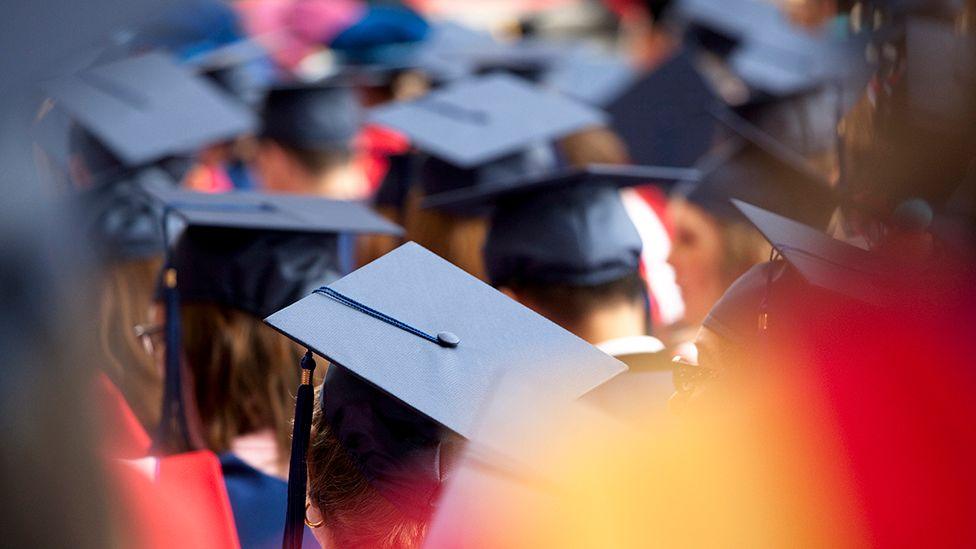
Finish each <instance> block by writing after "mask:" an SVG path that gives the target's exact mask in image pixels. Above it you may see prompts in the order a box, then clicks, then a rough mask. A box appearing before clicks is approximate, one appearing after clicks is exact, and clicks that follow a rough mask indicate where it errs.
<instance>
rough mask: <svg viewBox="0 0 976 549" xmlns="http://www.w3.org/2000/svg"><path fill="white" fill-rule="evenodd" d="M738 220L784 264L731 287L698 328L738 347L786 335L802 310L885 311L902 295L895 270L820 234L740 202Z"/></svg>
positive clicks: (900, 268) (766, 266) (760, 268)
mask: <svg viewBox="0 0 976 549" xmlns="http://www.w3.org/2000/svg"><path fill="white" fill-rule="evenodd" d="M733 202H734V203H735V206H736V207H737V208H738V209H739V210H740V211H741V212H742V214H743V215H744V216H745V217H746V218H747V219H749V221H750V222H751V223H752V224H753V225H755V227H756V228H757V229H758V230H759V232H760V233H762V235H763V236H764V237H765V238H766V239H767V240H768V241H769V242H770V244H772V246H773V248H774V249H775V251H776V252H777V253H778V254H780V255H781V256H782V258H783V259H782V260H776V261H770V262H767V263H762V264H759V265H757V266H755V267H753V268H752V269H750V270H749V271H747V272H746V273H745V274H744V275H743V276H741V277H740V278H739V279H738V280H736V281H735V283H734V284H732V286H731V287H730V288H729V289H728V290H727V291H726V292H725V294H724V295H723V296H722V298H721V299H720V300H719V301H718V302H717V303H716V304H715V305H714V306H713V307H712V310H711V311H709V313H708V316H707V317H706V318H705V320H704V322H703V323H702V324H703V326H705V327H706V328H708V329H710V330H712V331H714V332H716V333H717V334H719V335H720V336H722V337H723V338H725V339H727V340H729V341H732V342H735V343H737V344H739V345H744V346H750V345H755V344H757V343H760V342H761V341H762V339H763V337H764V336H765V335H766V334H767V333H768V331H769V330H770V329H773V327H778V328H781V329H789V328H790V326H791V321H790V319H791V318H794V315H796V314H797V311H798V310H801V311H802V310H803V307H804V304H805V303H806V304H808V303H823V302H824V300H826V299H838V298H839V299H841V300H849V301H852V302H855V303H857V304H859V305H861V306H871V307H878V308H884V307H885V306H886V305H888V304H891V303H893V301H892V298H893V297H894V296H898V295H901V294H900V293H899V288H901V291H904V288H905V287H904V286H903V285H900V281H903V280H900V279H899V278H898V277H899V276H901V275H900V274H899V273H901V272H904V270H905V265H898V264H896V263H894V262H893V261H892V260H890V259H888V258H885V257H882V256H879V255H878V254H877V253H873V252H870V251H868V250H864V249H862V248H858V247H857V246H854V245H852V244H848V243H846V242H843V241H841V240H837V239H835V238H833V237H831V236H830V235H828V234H826V233H824V232H822V231H821V230H818V229H815V228H813V227H810V226H807V225H804V224H803V223H799V222H797V221H794V220H792V219H789V218H787V217H784V216H782V215H778V214H775V213H773V212H770V211H768V210H764V209H762V208H759V207H757V206H754V205H752V204H748V203H746V202H742V201H739V200H735V201H733Z"/></svg>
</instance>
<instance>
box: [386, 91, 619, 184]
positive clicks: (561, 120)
mask: <svg viewBox="0 0 976 549" xmlns="http://www.w3.org/2000/svg"><path fill="white" fill-rule="evenodd" d="M369 119H370V121H371V122H374V123H376V124H380V125H383V126H388V127H391V128H393V129H395V130H398V131H400V132H403V133H405V134H406V135H407V136H408V137H409V138H410V140H411V141H412V142H413V144H414V145H415V146H416V147H417V148H419V149H421V150H423V151H424V152H427V153H429V154H430V155H432V156H435V157H438V158H440V159H442V160H445V161H447V162H449V163H450V164H453V165H454V166H457V167H459V168H473V167H476V166H480V165H483V164H486V163H488V162H490V161H492V160H496V159H498V158H501V157H504V156H507V155H511V154H514V153H516V152H518V151H520V150H523V149H526V148H527V147H528V146H530V145H533V144H535V143H540V142H547V141H551V140H553V139H558V138H560V137H563V136H565V135H567V134H570V133H573V132H576V131H578V130H581V129H584V128H587V127H591V126H598V125H602V124H603V122H604V117H603V115H602V113H600V112H599V111H596V110H594V109H592V108H590V107H587V106H585V105H581V104H579V103H576V102H575V101H573V100H571V99H569V98H566V97H562V96H560V95H557V94H554V93H547V92H546V91H544V90H540V89H538V88H536V87H534V86H532V85H531V84H529V83H528V82H525V81H524V80H521V79H519V78H516V77H514V76H510V75H505V74H492V75H487V76H482V77H478V78H472V79H469V80H464V81H461V82H457V83H454V84H452V85H450V86H447V87H445V88H443V89H441V90H438V91H435V92H432V93H430V94H428V95H426V96H424V97H422V98H420V99H417V100H414V101H410V102H406V103H396V104H390V105H384V106H382V107H379V108H377V109H375V110H374V111H373V112H372V113H371V114H370V116H369Z"/></svg>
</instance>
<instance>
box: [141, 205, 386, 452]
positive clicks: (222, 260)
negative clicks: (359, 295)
mask: <svg viewBox="0 0 976 549" xmlns="http://www.w3.org/2000/svg"><path fill="white" fill-rule="evenodd" d="M149 193H150V195H151V196H152V197H153V198H154V199H155V200H157V201H158V203H159V204H160V205H162V207H163V212H164V214H163V223H162V227H163V231H164V240H165V242H166V244H167V247H166V265H165V267H164V269H163V272H162V276H161V280H160V286H161V288H160V293H161V297H162V299H163V301H164V303H165V308H166V386H165V393H164V409H163V421H162V423H161V425H160V430H159V432H158V433H157V435H156V450H157V451H160V452H171V451H174V450H182V449H185V448H184V447H185V445H186V444H187V442H186V441H187V440H188V439H187V436H186V433H187V430H186V418H185V416H184V413H183V405H182V402H181V400H182V397H181V393H180V387H181V385H180V381H179V378H180V366H179V356H180V312H179V311H180V309H179V304H180V301H182V300H186V301H194V302H206V303H217V304H220V305H224V306H228V307H232V308H235V309H238V310H242V311H245V312H247V313H250V314H252V315H254V316H257V317H264V316H265V315H267V314H270V313H271V312H272V311H275V310H277V309H280V308H281V307H284V306H285V305H287V304H289V303H291V302H292V301H295V300H297V299H299V298H300V297H301V296H302V295H305V294H306V293H307V292H308V291H310V288H313V287H316V286H318V285H321V284H323V283H325V282H328V281H330V280H333V279H335V278H337V277H338V276H341V274H342V273H343V272H344V271H345V270H346V269H345V266H344V265H343V262H342V259H343V258H342V250H341V249H340V248H341V245H342V239H341V238H339V235H346V234H358V233H387V234H399V233H400V229H399V227H397V226H396V225H394V224H392V223H390V222H388V221H386V220H385V219H383V218H382V217H380V216H378V215H377V214H374V213H372V212H371V211H370V210H369V209H368V208H366V207H365V206H363V205H360V204H356V203H352V202H338V201H330V200H325V199H321V198H313V197H308V196H297V195H267V194H260V193H246V192H240V193H228V194H206V193H195V192H191V191H183V190H172V189H158V188H155V189H151V190H150V192H149Z"/></svg>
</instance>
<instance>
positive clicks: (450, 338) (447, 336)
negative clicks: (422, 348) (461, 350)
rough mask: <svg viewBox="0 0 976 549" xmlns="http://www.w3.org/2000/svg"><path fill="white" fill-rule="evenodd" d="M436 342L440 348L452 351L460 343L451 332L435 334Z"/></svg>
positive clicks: (459, 339)
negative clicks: (448, 348) (447, 348)
mask: <svg viewBox="0 0 976 549" xmlns="http://www.w3.org/2000/svg"><path fill="white" fill-rule="evenodd" d="M437 342H438V343H440V345H441V347H450V348H451V349H453V348H455V347H457V346H458V344H460V343H461V338H459V337H458V336H456V335H454V334H452V333H451V332H440V333H439V334H437Z"/></svg>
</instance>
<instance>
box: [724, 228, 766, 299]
mask: <svg viewBox="0 0 976 549" xmlns="http://www.w3.org/2000/svg"><path fill="white" fill-rule="evenodd" d="M719 230H720V232H721V235H722V250H723V253H722V265H721V266H720V269H721V273H722V277H723V279H722V283H723V284H724V286H725V287H726V288H727V287H729V286H731V285H732V283H733V282H735V281H736V280H738V278H739V277H740V276H742V275H743V274H745V272H746V271H748V270H749V269H751V268H752V267H754V266H755V265H758V264H760V263H763V262H764V261H767V260H769V255H770V252H771V250H772V246H770V244H769V242H768V241H767V240H766V239H765V238H764V237H763V235H762V234H760V233H759V231H757V230H756V229H755V228H754V227H752V226H751V225H749V224H748V223H746V222H744V221H732V222H726V223H720V224H719Z"/></svg>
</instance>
